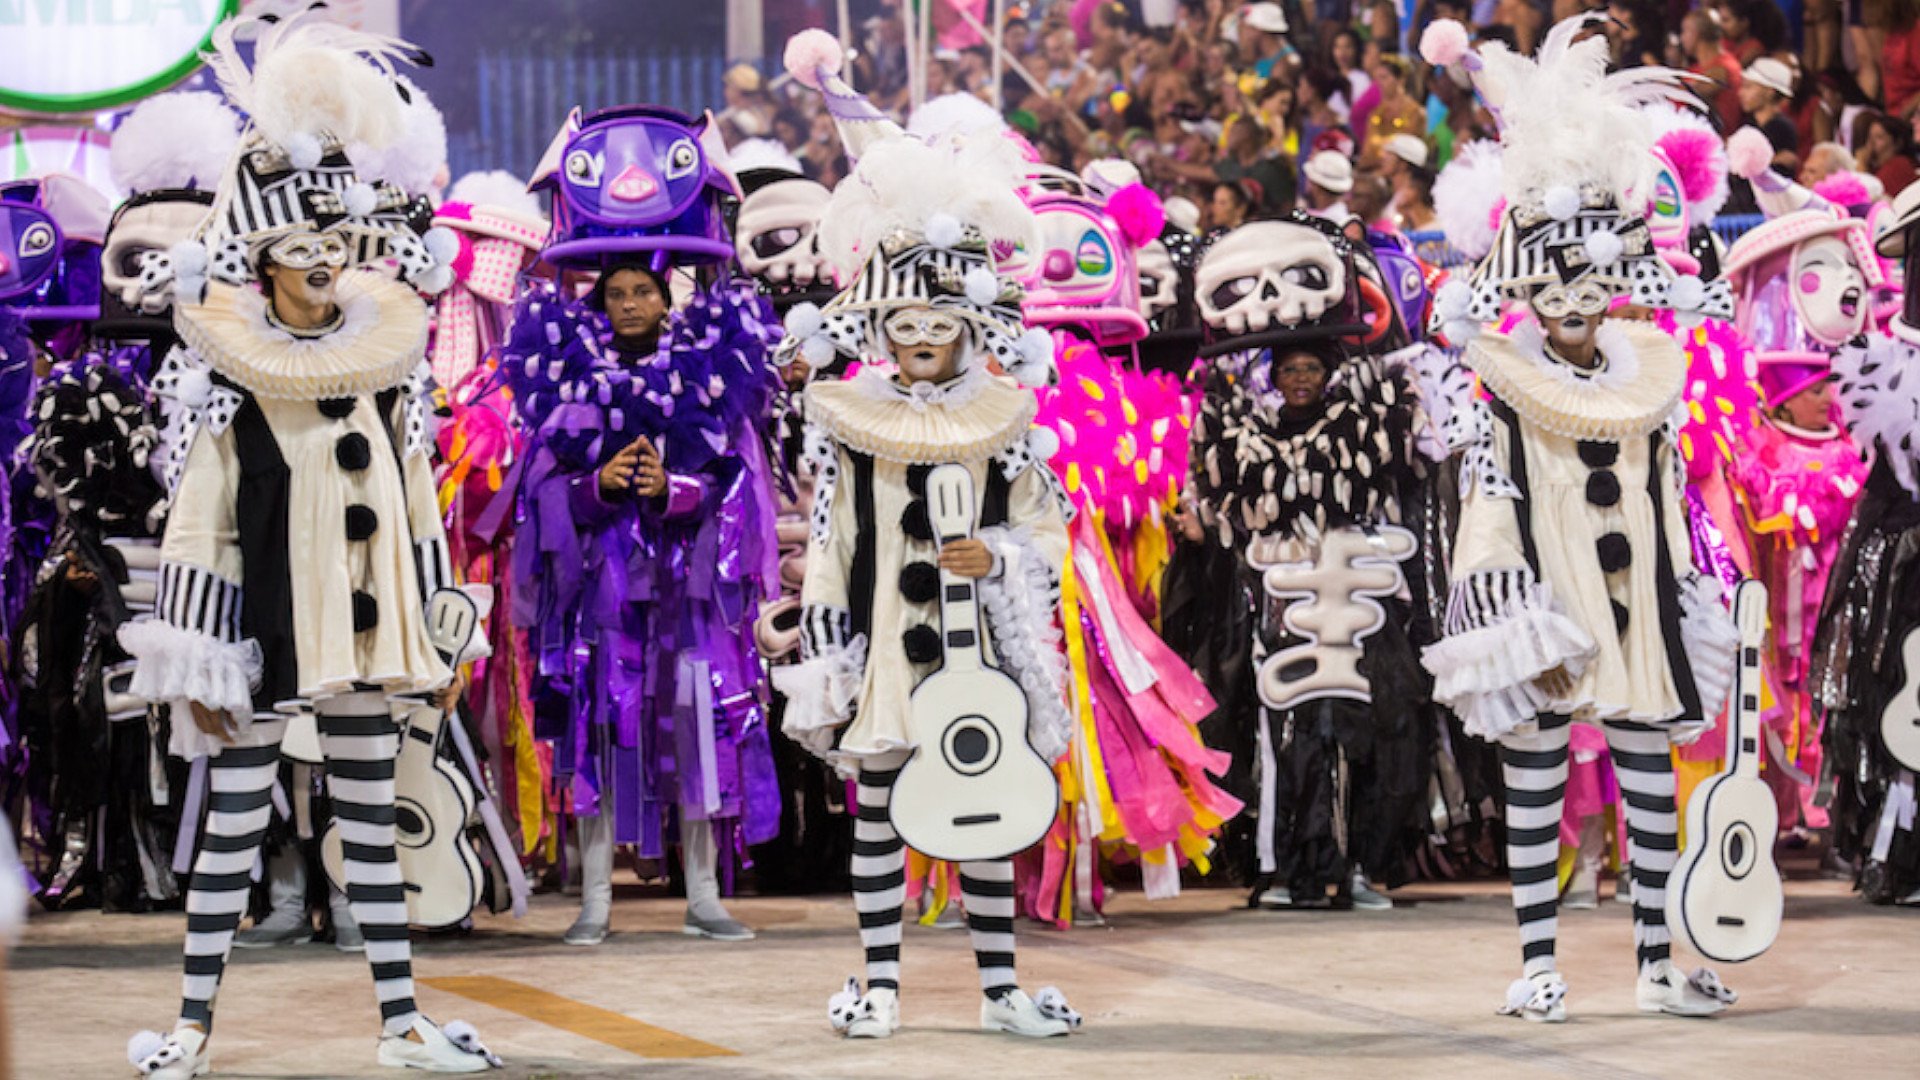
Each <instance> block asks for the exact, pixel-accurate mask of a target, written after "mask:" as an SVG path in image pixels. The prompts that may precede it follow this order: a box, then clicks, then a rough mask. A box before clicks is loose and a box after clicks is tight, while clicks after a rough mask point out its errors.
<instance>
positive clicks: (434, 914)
mask: <svg viewBox="0 0 1920 1080" xmlns="http://www.w3.org/2000/svg"><path fill="white" fill-rule="evenodd" d="M479 623H480V608H479V605H478V604H476V603H475V602H474V600H473V598H472V597H471V596H468V595H467V594H466V593H464V592H462V591H460V590H459V589H441V590H440V591H439V592H436V593H434V594H433V600H432V601H431V602H430V603H429V604H428V605H427V638H428V640H429V641H431V642H432V643H433V647H434V648H435V649H436V650H437V651H438V652H439V653H440V657H441V659H442V660H444V661H446V662H447V665H448V666H449V667H452V666H455V665H456V664H457V663H458V661H459V660H460V659H461V653H462V650H464V649H465V648H466V646H467V643H468V641H469V640H471V638H472V635H473V634H474V632H475V629H476V627H478V626H479ZM446 718H447V714H446V713H444V712H442V711H441V710H440V709H438V708H436V707H434V706H433V705H430V704H428V705H421V706H419V707H417V708H415V709H414V710H413V712H412V715H411V717H410V719H409V721H408V723H407V726H406V729H405V730H404V731H403V732H402V733H401V736H400V756H399V757H397V758H395V759H394V768H393V772H394V776H393V790H394V799H393V807H394V813H395V817H396V825H397V828H396V830H395V832H396V837H395V839H396V844H395V847H396V848H397V849H398V853H399V859H400V877H401V880H403V881H405V882H406V888H407V921H408V922H409V923H411V924H413V925H415V926H420V927H425V928H427V929H436V928H439V927H443V926H452V925H454V924H455V923H458V922H459V921H460V920H462V919H465V918H466V917H467V916H468V915H471V914H472V913H473V909H474V905H476V904H478V903H479V902H480V887H481V883H482V881H484V880H485V879H484V876H483V875H484V868H483V867H482V866H481V864H480V856H479V854H478V853H476V852H475V851H474V849H473V842H472V840H470V839H469V838H468V836H467V822H468V821H469V820H471V819H472V817H473V812H474V805H475V794H474V788H473V782H472V781H470V780H468V779H467V776H466V774H465V773H464V772H462V771H461V769H460V767H459V766H458V765H456V764H455V763H454V762H452V761H450V760H448V759H447V758H444V757H442V756H441V755H440V740H441V737H442V732H443V731H444V730H445V728H446ZM321 858H322V861H324V862H325V863H326V867H327V876H328V877H330V878H332V879H333V883H334V885H335V886H337V887H338V888H339V889H340V890H341V891H342V892H345V891H346V888H347V877H346V862H345V856H344V853H343V851H342V848H341V840H340V829H339V826H337V825H328V826H327V832H326V835H325V836H324V837H323V838H322V840H321Z"/></svg>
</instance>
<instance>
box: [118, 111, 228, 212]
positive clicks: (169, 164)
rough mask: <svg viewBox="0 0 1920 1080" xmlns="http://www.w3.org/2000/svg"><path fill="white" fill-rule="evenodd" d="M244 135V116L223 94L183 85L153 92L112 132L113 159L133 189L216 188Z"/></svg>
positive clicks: (124, 182)
mask: <svg viewBox="0 0 1920 1080" xmlns="http://www.w3.org/2000/svg"><path fill="white" fill-rule="evenodd" d="M239 141H240V117H239V116H237V115H235V113H234V111H233V110H232V109H229V108H227V106H226V103H225V102H223V101H221V100H220V95H218V94H210V93H207V92H205V91H183V92H181V93H176V94H161V95H159V96H158V97H152V98H148V99H147V100H146V101H143V102H141V103H140V107H139V108H136V109H134V110H133V112H131V113H129V114H127V118H126V119H125V120H122V121H120V126H119V127H118V128H117V129H115V130H114V133H113V148H112V150H111V151H110V152H109V157H108V163H109V165H110V166H111V167H112V169H113V180H114V183H116V184H119V185H120V186H121V187H123V188H125V189H126V190H127V191H129V192H142V191H159V190H162V189H165V188H199V189H201V190H203V191H211V190H213V188H214V187H215V186H217V185H218V184H219V183H220V179H221V177H222V175H223V174H224V173H225V171H226V168H227V164H228V162H229V161H231V160H232V157H233V148H234V145H235V144H236V143H238V142H239Z"/></svg>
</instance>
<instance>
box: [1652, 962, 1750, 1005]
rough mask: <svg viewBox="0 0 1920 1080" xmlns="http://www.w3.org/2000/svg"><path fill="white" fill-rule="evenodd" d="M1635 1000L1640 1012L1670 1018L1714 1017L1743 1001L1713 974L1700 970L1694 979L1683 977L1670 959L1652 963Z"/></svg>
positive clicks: (1694, 974) (1696, 972)
mask: <svg viewBox="0 0 1920 1080" xmlns="http://www.w3.org/2000/svg"><path fill="white" fill-rule="evenodd" d="M1634 997H1635V999H1636V1000H1637V1001H1638V1002H1639V1005H1640V1011H1641V1012H1644V1013H1666V1014H1667V1015H1669V1016H1712V1015H1714V1014H1715V1013H1720V1012H1725V1011H1726V1009H1727V1006H1729V1005H1731V1004H1733V1003H1734V1002H1736V1001H1738V1000H1740V995H1738V994H1736V993H1734V992H1733V991H1732V990H1729V989H1727V988H1726V987H1725V986H1724V985H1722V984H1721V982H1720V977H1719V976H1718V975H1715V974H1714V973H1713V972H1711V971H1708V970H1707V969H1706V968H1701V969H1699V970H1698V971H1695V972H1694V973H1693V975H1692V976H1691V977H1688V976H1683V975H1681V974H1680V969H1679V968H1676V967H1674V966H1673V961H1671V960H1661V961H1658V962H1656V963H1653V964H1649V965H1648V966H1647V967H1646V968H1645V969H1644V970H1643V971H1641V973H1640V983H1639V985H1638V986H1637V987H1635V988H1634Z"/></svg>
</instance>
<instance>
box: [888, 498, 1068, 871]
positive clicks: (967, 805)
mask: <svg viewBox="0 0 1920 1080" xmlns="http://www.w3.org/2000/svg"><path fill="white" fill-rule="evenodd" d="M974 513H975V511H974V490H973V474H972V473H970V472H968V471H967V469H966V468H965V467H964V466H961V465H942V466H939V467H938V468H936V469H934V470H933V472H932V473H931V474H929V475H928V477H927V517H928V519H929V520H930V521H931V522H932V523H933V531H934V535H935V536H937V537H939V538H940V542H941V543H942V544H943V545H944V544H946V543H947V542H949V541H952V540H961V539H965V538H967V537H969V536H972V535H973V526H974ZM975 584H976V583H975V582H974V581H972V580H970V579H968V578H963V577H958V576H955V575H953V574H951V573H948V572H947V571H945V570H942V571H940V643H941V649H942V652H943V655H944V659H943V660H942V662H941V665H940V670H938V671H936V672H934V673H933V674H931V675H929V676H927V677H926V679H924V680H922V681H921V683H920V685H919V686H918V687H916V688H915V689H914V691H913V698H912V701H911V703H910V705H909V715H908V718H907V737H908V740H909V741H910V742H911V743H912V744H913V745H914V747H915V749H914V752H913V756H912V757H911V758H909V759H908V760H907V763H906V765H904V766H902V767H901V769H900V778H899V779H898V780H897V781H895V783H894V788H893V800H892V809H891V815H892V819H893V827H894V829H895V831H897V832H898V833H899V834H900V838H901V839H902V840H905V841H906V842H907V844H908V845H909V846H911V847H912V848H913V849H914V850H916V851H919V852H920V853H921V854H923V855H927V856H930V857H932V858H935V859H945V860H948V861H950V862H966V861H970V860H978V859H999V858H1005V857H1006V856H1009V855H1014V854H1017V853H1019V852H1022V851H1025V850H1026V849H1027V848H1029V847H1032V846H1033V845H1034V844H1036V843H1038V842H1039V841H1040V838H1041V837H1043V836H1045V835H1046V834H1047V830H1048V829H1050V828H1052V827H1053V817H1054V813H1055V812H1056V811H1057V810H1058V808H1059V805H1060V788H1059V783H1058V781H1056V780H1055V779H1054V776H1053V770H1052V769H1051V768H1049V767H1048V766H1047V763H1046V762H1045V761H1044V760H1042V759H1041V757H1040V755H1039V754H1038V753H1036V752H1035V751H1034V749H1033V746H1032V744H1030V743H1029V742H1028V741H1027V696H1026V692H1025V691H1023V690H1021V689H1020V684H1019V683H1017V682H1015V681H1014V680H1013V679H1011V678H1009V677H1008V676H1007V674H1006V673H1005V672H1003V671H1001V670H999V669H998V668H996V667H994V666H992V665H990V664H989V663H987V661H986V657H985V653H984V651H983V649H982V647H981V646H982V643H983V642H982V638H983V634H982V628H981V623H980V604H979V601H978V599H977V595H976V594H977V590H976V589H975V587H974V586H975Z"/></svg>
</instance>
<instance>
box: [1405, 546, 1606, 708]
mask: <svg viewBox="0 0 1920 1080" xmlns="http://www.w3.org/2000/svg"><path fill="white" fill-rule="evenodd" d="M1501 573H1502V574H1504V575H1506V576H1507V577H1509V578H1512V575H1513V572H1510V571H1507V572H1501ZM1477 577H1478V576H1477ZM1526 577H1527V578H1529V579H1530V578H1531V575H1526ZM1486 584H1487V582H1486V580H1484V579H1481V580H1468V581H1463V582H1458V583H1456V584H1455V585H1454V588H1453V596H1452V598H1451V600H1450V601H1449V604H1448V608H1449V611H1448V618H1447V623H1448V631H1449V632H1448V634H1447V636H1446V637H1444V638H1442V639H1441V640H1440V641H1438V642H1435V643H1434V644H1432V645H1429V646H1427V648H1426V649H1425V650H1423V651H1422V652H1421V656H1420V662H1421V664H1423V665H1424V666H1425V667H1426V669H1427V671H1429V672H1430V673H1432V675H1433V678H1434V687H1433V698H1434V700H1435V701H1438V702H1440V703H1441V704H1443V705H1446V706H1448V707H1449V708H1451V709H1452V710H1453V711H1454V713H1455V714H1457V715H1458V716H1459V717H1460V721H1461V723H1462V725H1464V727H1465V728H1466V731H1467V734H1469V735H1473V736H1476V737H1478V738H1482V739H1486V740H1488V741H1496V740H1498V739H1500V738H1501V737H1503V736H1505V735H1507V734H1508V733H1510V732H1512V731H1513V730H1514V729H1515V728H1518V727H1520V726H1521V725H1523V724H1527V723H1530V722H1532V720H1533V719H1534V718H1535V717H1536V716H1538V715H1540V713H1541V712H1542V711H1543V710H1545V709H1546V708H1547V707H1548V705H1549V703H1550V702H1551V701H1552V700H1553V699H1552V695H1551V694H1550V693H1549V692H1548V691H1547V690H1546V689H1545V688H1543V687H1541V686H1540V685H1539V681H1540V679H1541V677H1542V676H1544V675H1547V674H1549V673H1551V672H1554V671H1563V672H1564V673H1565V675H1566V677H1567V678H1568V679H1578V678H1579V677H1580V676H1581V674H1582V673H1584V672H1585V671H1586V668H1587V663H1588V662H1589V661H1590V660H1592V659H1593V656H1594V654H1595V653H1596V652H1597V651H1598V646H1597V645H1596V644H1595V643H1594V640H1593V638H1592V637H1591V636H1589V635H1588V634H1587V632H1586V631H1585V630H1584V629H1582V628H1581V627H1580V625H1579V624H1578V623H1576V622H1574V621H1573V620H1572V619H1570V618H1568V617H1567V616H1565V615H1563V614H1561V613H1560V612H1559V611H1556V610H1555V609H1554V607H1553V601H1552V595H1551V592H1550V590H1549V589H1548V588H1547V587H1546V586H1544V585H1540V584H1536V583H1533V582H1531V581H1530V580H1527V581H1525V582H1524V584H1521V583H1520V582H1519V581H1514V580H1509V581H1508V582H1506V583H1505V584H1506V585H1507V586H1508V587H1507V588H1503V589H1501V590H1499V592H1500V595H1499V597H1498V600H1497V603H1496V604H1495V605H1487V604H1486V600H1487V599H1488V591H1487V589H1486V587H1485V586H1486ZM1514 585H1520V587H1518V588H1513V587H1512V586H1514ZM1469 598H1471V599H1469ZM1463 604H1466V605H1469V606H1473V607H1476V608H1477V610H1475V611H1474V612H1473V614H1472V615H1471V616H1468V615H1467V614H1466V612H1465V611H1464V610H1463Z"/></svg>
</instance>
